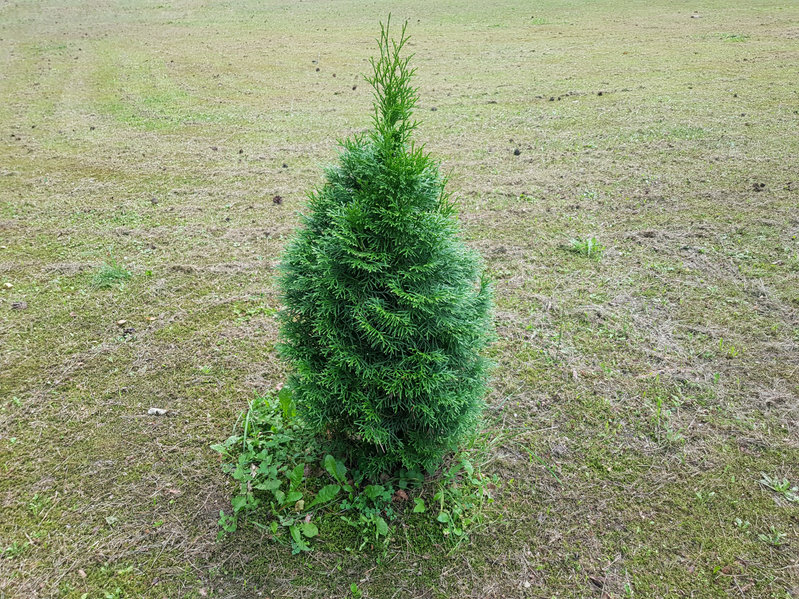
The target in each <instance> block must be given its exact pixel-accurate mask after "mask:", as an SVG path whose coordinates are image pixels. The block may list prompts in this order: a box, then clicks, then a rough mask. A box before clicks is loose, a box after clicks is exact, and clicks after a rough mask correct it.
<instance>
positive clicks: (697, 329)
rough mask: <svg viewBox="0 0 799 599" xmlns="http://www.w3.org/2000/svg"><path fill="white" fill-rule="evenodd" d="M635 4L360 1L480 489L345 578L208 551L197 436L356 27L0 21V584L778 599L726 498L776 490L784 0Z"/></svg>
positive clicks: (798, 277) (125, 17) (346, 564)
mask: <svg viewBox="0 0 799 599" xmlns="http://www.w3.org/2000/svg"><path fill="white" fill-rule="evenodd" d="M661 4H662V5H657V4H656V3H651V2H643V1H637V0H625V1H624V2H610V1H609V0H599V1H597V2H589V1H587V0H586V1H583V0H580V1H575V2H560V1H556V0H545V1H544V2H541V3H538V4H536V5H524V4H523V3H515V2H510V1H508V0H499V1H498V2H495V3H490V4H487V3H484V4H476V3H465V2H455V1H452V0H447V1H444V2H440V3H435V4H430V3H420V2H416V1H407V2H401V3H399V4H394V5H392V8H393V10H394V12H395V17H396V16H399V17H402V18H404V17H407V18H409V19H410V30H411V33H412V34H413V40H412V49H413V50H414V51H415V52H416V59H415V62H416V64H417V66H418V67H419V76H418V83H419V86H420V88H421V95H422V103H421V106H420V110H419V116H420V117H421V119H422V120H423V127H422V129H421V134H422V136H423V139H424V141H426V142H427V143H428V149H429V150H431V151H433V152H434V153H435V154H437V155H439V156H441V157H442V159H443V161H444V166H445V167H446V169H447V170H449V171H450V172H451V173H452V179H451V186H452V188H453V189H454V190H456V191H457V193H458V194H459V196H460V197H461V216H460V218H461V221H462V223H463V227H464V235H465V236H466V237H467V239H468V240H469V242H470V243H471V244H472V245H473V246H474V247H476V248H478V249H479V250H480V251H481V252H482V253H483V255H484V257H485V260H486V263H487V266H488V268H489V270H490V272H491V274H492V275H493V277H494V278H495V280H496V283H497V296H498V299H497V303H498V305H497V327H498V333H499V335H498V337H499V338H498V341H497V343H496V344H495V345H494V347H493V349H492V353H493V357H494V358H495V359H496V361H497V363H498V367H497V371H496V377H495V382H494V392H493V394H492V396H491V397H490V409H489V410H488V412H487V418H486V431H487V432H486V435H487V437H489V438H492V439H493V443H492V444H491V447H493V449H492V453H491V466H490V470H491V471H492V472H495V473H497V474H499V475H500V477H501V479H502V481H503V484H502V490H501V495H500V497H499V500H498V502H497V508H496V511H495V513H493V514H492V518H491V524H490V525H489V526H488V527H486V528H485V529H484V530H482V531H480V532H479V533H478V534H476V535H475V536H474V538H473V539H472V542H471V544H470V545H469V546H468V547H466V548H464V549H461V550H459V551H457V552H456V553H454V554H448V553H447V551H446V547H442V546H441V545H440V543H439V540H438V539H437V538H436V537H435V536H434V535H432V536H431V535H428V534H426V533H425V532H424V530H422V531H421V532H420V531H416V530H414V529H413V528H409V529H401V530H400V531H399V532H398V534H397V536H396V537H395V539H394V541H393V542H392V544H391V546H390V549H389V552H388V554H387V555H386V556H385V557H384V558H383V559H381V560H379V561H378V562H376V561H375V559H374V558H371V557H369V556H352V555H350V554H347V553H346V552H343V551H341V548H340V544H337V541H336V532H335V531H332V532H331V533H329V534H328V535H327V536H325V535H324V534H323V536H322V538H321V539H320V542H319V543H318V544H317V549H316V551H314V552H313V553H311V554H310V555H308V556H303V557H292V556H290V555H289V552H288V551H287V550H286V549H285V548H284V547H280V546H275V545H272V544H269V543H268V542H266V541H265V540H264V539H263V538H261V537H260V536H259V534H258V533H257V532H255V531H242V532H240V533H238V534H237V535H235V536H233V537H231V538H228V539H227V540H225V541H223V542H221V543H217V542H216V532H217V528H216V520H217V517H218V512H219V509H220V508H223V507H226V505H227V501H228V499H227V498H228V495H229V488H228V486H227V485H228V483H227V481H226V480H225V477H224V475H223V474H222V473H221V471H220V470H219V467H218V462H217V459H216V457H215V454H213V452H212V451H211V450H210V449H209V445H210V444H211V443H213V442H216V441H218V440H220V439H223V438H225V437H226V436H227V435H228V434H229V431H230V428H231V426H232V423H233V422H234V421H235V419H236V416H237V415H238V413H239V412H240V411H241V410H242V409H244V408H245V407H246V403H247V400H248V399H249V398H250V397H251V396H252V393H253V391H254V390H259V389H263V388H266V387H271V386H274V385H275V384H277V383H278V382H280V381H282V380H283V375H284V373H283V370H282V366H281V364H280V363H279V362H278V361H277V360H276V356H275V352H274V349H273V346H274V343H275V341H276V336H277V330H276V326H275V322H274V319H273V318H272V316H271V314H272V310H273V309H274V308H275V307H276V306H277V299H276V294H275V286H274V282H273V273H274V266H275V264H276V262H277V260H278V259H279V255H280V251H281V248H282V246H283V244H284V241H285V239H286V237H287V235H289V234H290V233H291V231H292V229H293V227H294V226H295V225H296V222H297V219H296V212H297V210H299V209H301V207H302V202H303V197H304V194H305V192H306V191H307V190H309V189H310V188H311V187H312V186H313V185H315V184H317V183H319V182H320V181H321V168H320V165H321V164H324V163H327V162H330V161H332V160H333V159H334V155H335V139H336V138H339V137H343V136H346V135H348V134H350V133H352V132H353V131H357V130H361V129H363V128H365V127H366V126H368V111H369V105H370V98H369V91H368V89H367V88H366V86H365V84H364V83H363V82H362V81H361V80H360V78H359V73H361V72H363V71H364V70H365V68H366V66H367V63H366V61H365V60H366V58H367V57H368V56H370V55H371V54H373V53H374V43H373V38H374V35H375V32H376V24H377V22H378V20H379V19H380V18H383V17H384V16H385V12H386V11H387V10H388V8H387V6H384V5H379V4H371V5H370V4H366V5H365V4H363V3H359V2H351V1H349V0H345V1H343V2H337V3H330V2H272V1H270V2H254V1H251V0H245V1H243V2H236V3H200V2H194V1H192V0H184V1H180V2H174V3H162V2H155V1H149V0H145V1H141V2H139V1H137V2H130V1H125V0H119V1H103V0H98V1H91V2H77V1H76V0H46V1H44V2H39V1H33V0H17V1H15V2H4V3H2V4H0V64H2V65H3V67H2V69H0V245H2V249H0V287H2V289H0V344H1V346H2V354H1V355H0V434H1V435H2V437H0V471H1V472H2V476H0V541H2V543H1V544H0V551H2V556H0V595H3V596H6V597H37V596H42V597H45V596H56V597H75V598H77V597H81V596H83V594H84V593H87V594H88V597H109V596H112V597H123V596H124V597H138V596H142V597H200V596H214V597H250V596H252V597H267V596H268V597H320V596H333V597H344V596H346V595H347V594H348V593H349V585H350V583H351V582H357V583H358V585H359V588H360V589H361V590H362V591H363V593H364V595H365V596H367V597H394V596H396V597H402V596H409V597H445V596H452V597H542V598H543V597H556V596H558V597H588V596H596V597H598V598H605V597H614V598H621V597H636V596H637V597H727V596H730V597H739V596H741V597H775V598H776V597H780V598H787V597H796V596H799V563H798V562H797V558H796V556H797V554H799V511H798V510H799V506H797V505H796V504H791V503H790V502H786V501H785V500H784V499H783V498H781V497H780V496H779V495H778V494H776V493H774V492H773V491H772V490H770V489H768V488H766V487H764V486H763V485H760V484H759V481H760V479H761V472H763V473H766V474H768V475H769V476H773V477H779V478H782V477H785V478H787V479H789V480H790V481H793V482H794V483H797V482H799V467H798V466H797V464H799V436H798V435H797V418H798V417H799V242H798V241H797V236H798V235H799V208H797V206H798V204H799V200H798V197H799V178H798V177H797V172H799V161H797V155H799V144H798V143H797V135H796V131H797V125H799V116H797V111H799V95H798V94H799V83H798V82H799V76H797V68H796V65H797V63H798V62H799V9H798V8H797V6H796V5H795V3H791V2H778V1H766V0H755V1H752V2H746V3H744V2H727V1H721V0H709V1H708V2H705V3H703V4H701V5H696V4H692V3H686V2H682V1H677V2H670V3H661ZM696 9H701V10H700V12H698V13H697V12H695V10H696ZM275 196H280V197H281V199H282V201H281V202H280V203H276V202H275V201H274V197H275ZM588 237H596V239H597V240H598V241H599V242H600V243H601V244H602V245H603V246H604V248H605V249H604V251H603V252H602V255H601V258H600V259H598V260H596V259H590V258H587V257H584V256H581V255H579V253H574V252H571V251H569V240H570V239H572V238H578V239H586V238H588ZM114 265H116V267H118V268H121V269H124V270H125V271H126V272H130V273H131V276H130V278H125V277H115V278H113V281H112V284H110V285H108V286H98V285H97V284H95V282H96V277H97V276H98V273H103V272H106V273H107V269H108V267H109V266H114ZM104 269H105V271H104ZM5 283H8V284H10V285H11V288H5V287H3V286H4V285H5ZM102 287H107V288H102ZM120 320H125V321H126V322H125V323H123V324H122V325H119V324H118V321H120ZM151 406H158V407H163V408H168V409H169V410H170V416H168V417H161V418H159V417H152V416H147V415H146V413H147V409H148V408H149V407H151ZM772 528H773V530H774V531H777V532H780V533H784V534H785V536H784V538H782V544H781V545H779V546H775V545H774V544H770V543H769V542H768V541H767V537H768V535H769V534H772ZM323 533H324V531H323ZM760 535H765V537H763V538H761V536H760ZM764 539H766V540H764Z"/></svg>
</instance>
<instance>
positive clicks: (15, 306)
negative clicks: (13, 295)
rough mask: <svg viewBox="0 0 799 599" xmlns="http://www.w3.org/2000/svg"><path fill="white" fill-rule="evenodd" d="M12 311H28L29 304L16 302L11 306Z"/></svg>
mask: <svg viewBox="0 0 799 599" xmlns="http://www.w3.org/2000/svg"><path fill="white" fill-rule="evenodd" d="M11 309H12V310H27V309H28V302H14V303H13V304H11Z"/></svg>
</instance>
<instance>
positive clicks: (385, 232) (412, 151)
mask: <svg viewBox="0 0 799 599" xmlns="http://www.w3.org/2000/svg"><path fill="white" fill-rule="evenodd" d="M406 25H407V23H406ZM407 40H408V38H407V37H406V35H405V26H403V28H402V34H401V36H400V40H399V42H397V41H395V40H393V39H391V38H390V37H389V25H388V24H387V25H386V26H383V25H382V24H381V35H380V39H379V48H380V56H379V58H378V59H377V60H375V59H372V60H371V65H372V69H373V73H372V75H371V76H370V77H366V79H367V81H368V82H369V83H370V84H371V85H372V87H373V88H374V116H373V125H374V127H373V130H372V132H371V133H370V134H368V135H360V136H357V135H356V136H355V137H354V138H352V139H349V140H346V141H344V142H341V150H340V155H339V163H338V164H337V165H336V166H333V167H330V168H328V169H326V182H325V183H324V185H323V186H322V187H321V188H319V189H317V190H316V191H314V192H312V193H311V194H310V198H309V208H310V213H309V214H308V215H304V216H303V217H302V220H303V223H302V226H301V228H300V229H299V231H298V233H297V234H296V236H295V237H294V239H293V240H292V242H291V243H290V244H289V246H288V248H287V250H286V252H285V255H284V258H283V263H282V275H281V281H280V282H281V287H282V294H283V304H284V309H283V310H281V313H280V314H281V325H282V329H281V334H282V343H281V345H280V351H281V354H282V356H283V357H284V358H285V359H286V360H287V362H288V364H289V366H290V367H291V371H292V372H291V375H290V378H289V386H290V388H291V390H292V392H293V393H294V397H295V400H296V403H297V406H298V409H299V410H300V413H301V414H302V416H303V417H304V419H305V421H306V422H307V423H308V424H309V425H311V426H312V427H313V428H315V429H316V430H318V431H319V432H320V433H327V434H328V435H330V436H331V437H332V438H334V439H337V440H339V441H341V442H342V443H343V445H344V447H345V448H346V450H347V451H348V452H349V454H350V457H351V458H352V459H353V460H354V461H355V462H356V463H357V465H358V468H359V469H360V471H361V473H362V474H364V475H366V476H374V475H377V474H379V473H383V472H391V471H393V470H395V469H396V468H398V467H405V468H409V469H410V468H424V469H427V470H431V469H433V468H435V467H436V466H437V465H438V464H439V463H440V461H441V458H442V456H443V454H444V453H445V452H446V451H448V450H450V449H452V448H454V447H455V446H456V444H457V442H458V441H459V439H461V438H462V436H463V435H464V434H465V433H467V432H468V431H469V430H470V429H472V428H473V427H474V426H475V424H476V422H477V419H478V416H479V413H480V411H481V408H482V405H483V396H484V394H485V390H486V377H487V362H486V360H485V358H483V357H482V356H481V355H480V352H481V350H482V349H483V348H484V347H485V345H486V342H487V340H488V337H489V332H490V327H491V322H490V308H491V289H490V287H489V285H488V283H487V281H486V280H485V278H484V277H483V276H482V275H481V273H480V262H479V259H478V257H477V255H476V254H475V253H474V252H472V251H470V250H469V249H468V248H467V247H466V246H465V245H464V243H463V242H462V241H461V240H460V238H459V228H458V224H457V220H456V215H455V210H454V206H453V203H452V202H451V200H450V194H449V193H448V192H446V191H445V184H446V179H445V178H444V177H443V176H442V175H441V174H440V173H439V164H438V162H436V161H435V160H433V159H432V158H431V157H430V156H429V154H427V153H426V152H425V151H424V148H423V147H420V146H418V145H415V144H414V143H413V141H412V140H411V133H412V132H413V130H414V129H415V128H416V126H417V122H416V121H414V120H412V119H411V116H412V111H413V108H414V106H415V104H416V101H417V97H418V93H417V89H416V88H414V87H412V86H411V84H410V80H411V77H412V75H413V74H414V72H415V69H411V68H410V67H409V60H410V58H411V57H410V56H408V57H404V58H403V57H402V56H401V54H402V51H403V48H404V47H405V44H406V42H407Z"/></svg>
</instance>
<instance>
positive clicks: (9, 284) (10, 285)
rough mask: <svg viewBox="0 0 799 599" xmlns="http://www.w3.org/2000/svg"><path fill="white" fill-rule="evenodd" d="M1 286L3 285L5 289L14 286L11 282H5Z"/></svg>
mask: <svg viewBox="0 0 799 599" xmlns="http://www.w3.org/2000/svg"><path fill="white" fill-rule="evenodd" d="M3 287H5V288H6V289H13V288H14V286H13V285H12V284H11V283H5V284H4V285H3Z"/></svg>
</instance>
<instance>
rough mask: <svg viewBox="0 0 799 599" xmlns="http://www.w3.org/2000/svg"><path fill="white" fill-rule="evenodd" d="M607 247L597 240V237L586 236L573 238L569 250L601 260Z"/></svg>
mask: <svg viewBox="0 0 799 599" xmlns="http://www.w3.org/2000/svg"><path fill="white" fill-rule="evenodd" d="M604 249H605V248H604V247H603V246H602V244H600V243H599V241H597V238H596V237H586V238H585V239H571V240H570V241H569V250H570V251H572V252H574V253H575V254H580V255H581V256H585V257H586V258H593V259H595V260H599V258H600V257H601V256H602V250H604Z"/></svg>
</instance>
